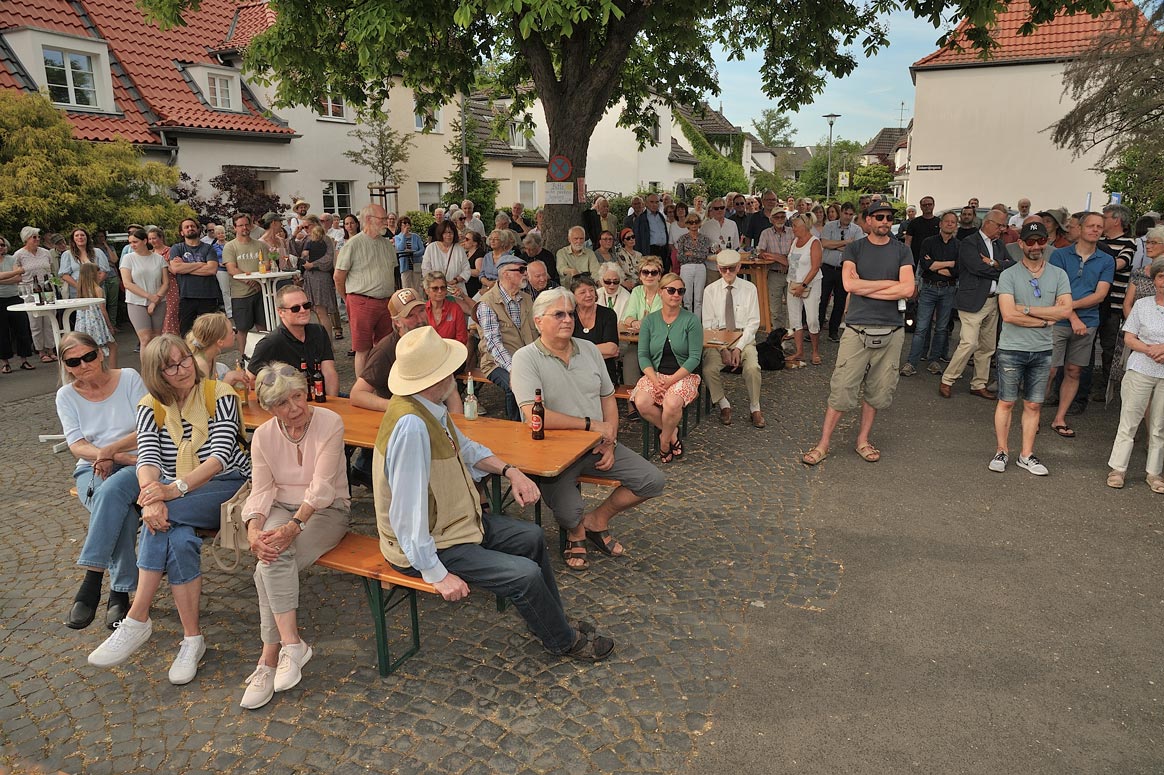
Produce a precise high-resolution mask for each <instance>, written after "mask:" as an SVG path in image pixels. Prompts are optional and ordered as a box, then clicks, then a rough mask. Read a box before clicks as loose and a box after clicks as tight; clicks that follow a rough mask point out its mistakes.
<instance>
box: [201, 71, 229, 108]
mask: <svg viewBox="0 0 1164 775" xmlns="http://www.w3.org/2000/svg"><path fill="white" fill-rule="evenodd" d="M206 87H207V88H206V101H207V102H209V103H210V107H212V108H218V109H219V110H234V105H232V104H231V101H230V79H229V78H224V77H223V76H221V75H210V76H207V78H206Z"/></svg>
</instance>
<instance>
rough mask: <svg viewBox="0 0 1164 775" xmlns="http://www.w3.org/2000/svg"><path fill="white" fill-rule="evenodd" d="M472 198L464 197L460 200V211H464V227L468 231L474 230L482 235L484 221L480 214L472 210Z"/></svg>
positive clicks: (483, 233)
mask: <svg viewBox="0 0 1164 775" xmlns="http://www.w3.org/2000/svg"><path fill="white" fill-rule="evenodd" d="M473 208H474V205H473V200H472V199H466V200H464V201H463V202H461V211H462V212H464V213H465V228H466V229H469V230H470V231H475V232H477V233H478V234H480V235H481V236H482V237H484V236H485V223H484V222H483V221H482V220H481V216H480V215H478V214H477V213H475V212H473Z"/></svg>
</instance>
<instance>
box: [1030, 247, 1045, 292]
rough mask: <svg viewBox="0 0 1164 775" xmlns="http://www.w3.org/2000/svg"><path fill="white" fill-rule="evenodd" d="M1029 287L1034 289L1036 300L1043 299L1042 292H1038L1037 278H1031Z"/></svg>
mask: <svg viewBox="0 0 1164 775" xmlns="http://www.w3.org/2000/svg"><path fill="white" fill-rule="evenodd" d="M1043 241H1044V242H1046V240H1043ZM1031 287H1032V288H1034V289H1035V298H1036V299H1041V298H1043V292H1042V291H1041V290H1039V279H1038V278H1037V277H1032V278H1031Z"/></svg>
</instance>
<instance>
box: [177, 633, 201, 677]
mask: <svg viewBox="0 0 1164 775" xmlns="http://www.w3.org/2000/svg"><path fill="white" fill-rule="evenodd" d="M205 653H206V639H205V638H203V637H202V636H201V635H195V636H193V637H190V638H182V645H181V646H180V647H179V648H178V656H176V657H174V663H173V664H172V665H170V683H172V684H173V685H174V686H182V685H183V684H188V683H190V682H191V681H193V680H194V676H196V675H198V660H200V659H202V655H203V654H205Z"/></svg>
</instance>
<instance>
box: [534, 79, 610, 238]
mask: <svg viewBox="0 0 1164 775" xmlns="http://www.w3.org/2000/svg"><path fill="white" fill-rule="evenodd" d="M542 105H543V107H544V108H545V112H546V124H547V127H548V129H549V132H550V158H551V159H553V158H554V157H556V156H564V157H565V158H566V159H568V160H569V161H570V165H571V167H572V168H573V169H572V171H571V173H570V176H569V177H568V178H567V179H566V180H565V181H562V182H565V183H571V184H573V186H574V202H573V203H572V204H568V205H547V206H546V207H545V208H544V209H545V213H546V215H545V224H544V225H545V232H544V233H543V234H542V239H543V240H544V241H545V243H546V249H547V250H549V251H551V252H557V250H558V248H561V247H562V246H564V245H565V244H566V243H567V241H568V240H567V237H568V232H569V230H570V227H572V226H581V225H582V213H583V211H584V210H585V209H586V208H587V206H588V205H587V204H586V203H585V202H579V201H578V198H579V197H578V180H579V178H581V179H583V180H584V179H585V178H586V157H587V154H588V153H589V152H590V136H591V135H592V134H593V133H594V127H596V126H597V125H598V121H599V120H601V118H602V113H599V114H598V116H597V117H594V116H580V115H579V114H578V112H577V111H575V110H572V109H571V108H570V106H569V104H567V102H566V100H560V99H558V100H555V99H552V98H548V99H547V98H543V99H542ZM551 105H553V107H551ZM546 181H547V183H550V182H557V181H554V180H552V179H551V178H550V176H549V171H548V170H547V172H546Z"/></svg>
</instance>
